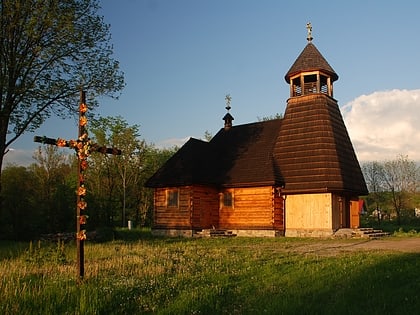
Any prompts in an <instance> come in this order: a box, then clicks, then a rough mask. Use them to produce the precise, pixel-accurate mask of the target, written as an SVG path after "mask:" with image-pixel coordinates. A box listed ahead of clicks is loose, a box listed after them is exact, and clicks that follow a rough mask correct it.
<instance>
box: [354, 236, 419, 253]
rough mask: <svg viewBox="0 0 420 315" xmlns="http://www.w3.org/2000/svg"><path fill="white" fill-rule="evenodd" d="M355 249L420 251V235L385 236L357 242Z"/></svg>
mask: <svg viewBox="0 0 420 315" xmlns="http://www.w3.org/2000/svg"><path fill="white" fill-rule="evenodd" d="M353 247H354V248H355V249H378V250H379V249H381V250H393V251H401V252H411V253H420V237H412V238H406V237H404V238H384V239H379V240H371V241H367V242H362V243H358V244H355V245H354V246H353Z"/></svg>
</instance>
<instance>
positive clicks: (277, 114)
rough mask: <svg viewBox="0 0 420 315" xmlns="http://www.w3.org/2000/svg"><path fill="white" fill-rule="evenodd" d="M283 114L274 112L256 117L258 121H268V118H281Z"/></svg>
mask: <svg viewBox="0 0 420 315" xmlns="http://www.w3.org/2000/svg"><path fill="white" fill-rule="evenodd" d="M282 118H283V114H279V113H276V114H275V115H271V116H264V117H257V120H258V121H268V120H276V119H282Z"/></svg>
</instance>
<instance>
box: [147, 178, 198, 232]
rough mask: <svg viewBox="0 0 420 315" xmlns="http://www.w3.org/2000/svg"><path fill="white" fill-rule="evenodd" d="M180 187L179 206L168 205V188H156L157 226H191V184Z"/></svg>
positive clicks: (155, 211) (155, 215)
mask: <svg viewBox="0 0 420 315" xmlns="http://www.w3.org/2000/svg"><path fill="white" fill-rule="evenodd" d="M174 189H179V199H178V200H179V202H178V207H168V206H167V200H166V194H167V188H156V189H155V193H154V199H155V202H154V204H155V207H154V227H155V228H160V227H162V228H191V192H192V188H191V186H185V187H179V188H174Z"/></svg>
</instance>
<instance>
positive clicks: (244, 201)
mask: <svg viewBox="0 0 420 315" xmlns="http://www.w3.org/2000/svg"><path fill="white" fill-rule="evenodd" d="M231 191H232V192H233V206H232V207H225V206H223V203H222V202H221V203H220V210H219V227H220V228H222V229H224V228H226V229H234V228H244V229H273V228H274V227H275V225H276V226H277V228H281V225H282V223H283V219H282V211H281V201H280V200H279V199H280V197H278V199H276V200H275V194H274V192H273V187H271V186H266V187H252V188H235V189H232V190H231ZM275 209H276V210H277V212H275V211H274V210H275Z"/></svg>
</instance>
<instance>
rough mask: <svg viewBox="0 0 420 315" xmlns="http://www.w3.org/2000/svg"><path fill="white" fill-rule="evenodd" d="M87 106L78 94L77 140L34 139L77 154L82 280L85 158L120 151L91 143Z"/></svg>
mask: <svg viewBox="0 0 420 315" xmlns="http://www.w3.org/2000/svg"><path fill="white" fill-rule="evenodd" d="M86 112H87V106H86V93H85V91H81V92H80V106H79V137H78V138H77V140H68V141H67V140H64V139H61V138H58V139H53V138H47V137H39V136H36V137H34V141H35V142H40V143H43V144H51V145H56V146H59V147H68V148H71V149H74V150H75V151H76V154H77V159H78V168H77V175H78V176H77V178H78V184H77V190H76V195H77V200H76V244H77V276H78V278H79V280H80V279H83V277H84V273H85V266H84V256H85V254H84V241H85V240H86V230H85V229H84V228H83V227H84V226H85V224H86V223H87V218H88V216H87V214H86V208H87V202H86V200H85V196H86V187H85V172H86V169H87V167H88V162H87V158H88V156H89V155H90V154H91V153H92V152H100V153H104V154H106V153H107V154H114V155H120V154H121V150H119V149H115V148H107V147H104V146H99V145H98V144H96V143H92V142H91V140H90V139H89V137H88V133H87V130H86V126H87V117H86Z"/></svg>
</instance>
